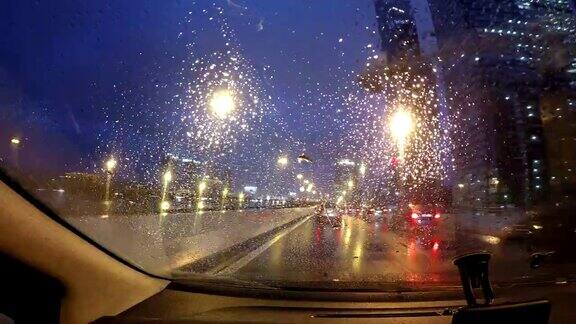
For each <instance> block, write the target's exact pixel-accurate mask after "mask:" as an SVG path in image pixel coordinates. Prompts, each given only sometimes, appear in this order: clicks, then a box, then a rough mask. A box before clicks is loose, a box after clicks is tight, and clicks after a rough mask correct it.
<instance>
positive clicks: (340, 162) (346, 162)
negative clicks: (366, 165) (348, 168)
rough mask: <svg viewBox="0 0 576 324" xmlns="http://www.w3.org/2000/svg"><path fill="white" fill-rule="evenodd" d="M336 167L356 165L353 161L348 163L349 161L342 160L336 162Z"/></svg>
mask: <svg viewBox="0 0 576 324" xmlns="http://www.w3.org/2000/svg"><path fill="white" fill-rule="evenodd" d="M338 165H356V163H355V162H354V161H350V160H349V159H342V160H340V161H338Z"/></svg>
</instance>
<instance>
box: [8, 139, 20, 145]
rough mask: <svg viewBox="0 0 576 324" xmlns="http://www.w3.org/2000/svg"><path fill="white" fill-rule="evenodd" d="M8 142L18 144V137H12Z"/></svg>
mask: <svg viewBox="0 0 576 324" xmlns="http://www.w3.org/2000/svg"><path fill="white" fill-rule="evenodd" d="M10 143H12V144H14V145H19V144H20V139H19V138H18V137H13V138H12V139H11V140H10Z"/></svg>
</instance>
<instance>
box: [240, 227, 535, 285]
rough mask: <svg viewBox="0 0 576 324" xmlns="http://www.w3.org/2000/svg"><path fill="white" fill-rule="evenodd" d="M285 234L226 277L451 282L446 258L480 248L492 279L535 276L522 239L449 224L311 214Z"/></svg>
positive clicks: (454, 279) (450, 267)
mask: <svg viewBox="0 0 576 324" xmlns="http://www.w3.org/2000/svg"><path fill="white" fill-rule="evenodd" d="M287 231H288V233H284V235H283V236H282V237H281V238H279V239H277V240H276V241H275V242H274V243H273V244H271V245H270V246H269V247H268V248H266V249H265V250H263V251H261V253H258V254H256V255H251V256H248V258H249V259H250V260H249V262H246V260H244V263H245V265H243V266H242V267H240V268H239V269H238V270H237V271H235V272H234V274H233V276H234V277H237V278H240V279H245V280H254V279H256V280H262V281H268V282H282V283H285V284H287V285H294V284H297V285H300V284H301V283H303V282H304V283H306V282H307V283H312V282H324V283H329V282H331V283H338V282H348V283H355V284H356V285H364V286H366V287H368V286H370V284H371V283H395V282H403V283H414V284H418V283H425V284H439V285H440V284H458V283H459V276H458V272H457V269H456V267H455V266H454V265H453V264H452V260H453V259H454V257H456V256H457V255H461V254H464V253H470V252H474V251H481V250H485V251H490V252H492V254H493V257H492V258H493V259H492V266H491V270H492V277H493V278H494V280H496V281H498V280H501V281H516V280H520V279H526V278H528V277H530V276H533V275H536V274H541V273H542V270H538V271H540V273H536V272H535V270H532V269H531V268H530V266H529V262H528V260H529V255H530V254H531V253H532V250H531V248H530V246H529V245H528V244H527V243H526V242H524V241H503V240H501V239H499V238H498V237H493V236H488V235H479V234H473V233H469V232H465V231H462V230H459V228H457V226H455V224H453V223H451V222H449V221H446V222H444V223H439V224H438V225H436V226H430V227H416V228H410V227H407V226H401V225H389V224H388V222H387V221H386V220H385V219H381V220H378V219H376V220H374V219H368V220H367V219H363V218H361V217H358V216H342V217H341V220H340V221H339V225H336V226H335V225H334V223H333V222H326V220H325V219H322V217H318V216H312V217H310V218H308V219H307V220H306V221H305V222H303V223H302V224H300V225H299V226H297V227H296V228H293V229H289V230H287ZM544 271H545V270H544ZM302 285H303V286H305V285H306V284H302Z"/></svg>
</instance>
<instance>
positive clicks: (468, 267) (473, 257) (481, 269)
mask: <svg viewBox="0 0 576 324" xmlns="http://www.w3.org/2000/svg"><path fill="white" fill-rule="evenodd" d="M489 263H490V253H487V252H480V253H471V254H465V255H463V256H460V257H458V258H457V259H456V260H454V264H455V265H456V266H457V267H458V271H459V272H460V280H461V281H462V288H463V289H464V295H465V297H466V302H467V303H468V306H474V305H477V303H476V296H475V295H474V289H475V288H480V287H482V293H483V294H484V305H489V304H491V303H492V302H493V301H494V297H495V296H494V291H493V290H492V286H491V285H490V278H489V273H488V264H489Z"/></svg>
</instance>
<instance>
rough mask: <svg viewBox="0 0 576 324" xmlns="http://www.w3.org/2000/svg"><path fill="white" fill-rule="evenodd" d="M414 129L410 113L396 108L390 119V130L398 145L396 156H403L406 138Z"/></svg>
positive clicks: (401, 157)
mask: <svg viewBox="0 0 576 324" xmlns="http://www.w3.org/2000/svg"><path fill="white" fill-rule="evenodd" d="M413 129H414V119H413V117H412V115H411V114H410V113H409V112H408V111H405V110H403V109H400V110H398V111H397V112H395V113H394V115H392V118H391V119H390V132H391V134H392V137H393V138H394V140H396V145H397V147H398V156H399V158H400V159H403V158H404V150H405V148H406V140H407V138H408V136H409V135H410V133H411V132H412V130H413Z"/></svg>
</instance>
